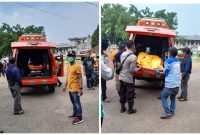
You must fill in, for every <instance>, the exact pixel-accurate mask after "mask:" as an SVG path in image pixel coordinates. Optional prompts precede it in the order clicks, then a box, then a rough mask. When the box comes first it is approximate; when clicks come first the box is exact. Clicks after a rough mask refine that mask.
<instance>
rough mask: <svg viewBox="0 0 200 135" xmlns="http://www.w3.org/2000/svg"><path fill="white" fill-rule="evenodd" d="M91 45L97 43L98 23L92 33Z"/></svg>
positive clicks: (93, 45)
mask: <svg viewBox="0 0 200 135" xmlns="http://www.w3.org/2000/svg"><path fill="white" fill-rule="evenodd" d="M91 38H92V41H91V42H92V43H91V44H92V47H95V46H97V45H99V25H98V26H97V28H96V30H95V31H94V33H93V34H92V37H91Z"/></svg>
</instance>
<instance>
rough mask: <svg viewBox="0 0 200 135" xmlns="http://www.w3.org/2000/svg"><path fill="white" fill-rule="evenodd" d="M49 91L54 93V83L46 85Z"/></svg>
mask: <svg viewBox="0 0 200 135" xmlns="http://www.w3.org/2000/svg"><path fill="white" fill-rule="evenodd" d="M48 88H49V92H50V93H54V92H55V86H54V85H48Z"/></svg>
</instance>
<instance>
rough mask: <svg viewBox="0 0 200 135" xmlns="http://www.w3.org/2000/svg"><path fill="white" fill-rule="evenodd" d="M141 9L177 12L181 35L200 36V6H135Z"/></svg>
mask: <svg viewBox="0 0 200 135" xmlns="http://www.w3.org/2000/svg"><path fill="white" fill-rule="evenodd" d="M135 6H136V7H138V8H139V9H144V8H145V7H149V8H150V9H151V11H157V10H162V9H166V11H167V12H172V11H173V12H177V16H178V29H177V31H178V32H179V34H181V35H195V34H196V35H197V34H198V35H200V12H199V11H200V4H135Z"/></svg>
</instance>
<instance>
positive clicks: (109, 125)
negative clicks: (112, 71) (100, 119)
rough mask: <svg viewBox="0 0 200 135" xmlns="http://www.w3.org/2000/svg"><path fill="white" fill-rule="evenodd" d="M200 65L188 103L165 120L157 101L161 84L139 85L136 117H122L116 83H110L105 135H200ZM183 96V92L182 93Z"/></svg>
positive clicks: (190, 88)
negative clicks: (187, 134)
mask: <svg viewBox="0 0 200 135" xmlns="http://www.w3.org/2000/svg"><path fill="white" fill-rule="evenodd" d="M199 80H200V64H195V65H194V66H193V73H192V75H191V79H190V81H189V97H188V99H189V100H188V101H187V102H180V101H177V108H176V114H175V116H174V117H173V118H171V119H167V120H161V119H160V115H161V114H162V113H163V109H162V106H161V102H160V100H158V99H157V97H158V95H159V93H160V88H159V87H157V85H158V83H156V82H152V83H148V82H145V81H136V84H137V86H139V88H136V93H137V95H136V99H135V108H136V109H137V110H138V112H137V113H136V114H131V115H128V114H127V113H123V114H121V113H120V104H119V97H118V95H117V92H116V91H115V89H114V81H110V82H108V85H107V86H108V92H107V96H108V97H109V98H110V99H111V102H110V103H104V109H105V119H104V124H103V127H102V132H103V133H180V132H182V133H189V132H190V133H194V132H200V101H199V97H200V81H199ZM179 94H180V92H179Z"/></svg>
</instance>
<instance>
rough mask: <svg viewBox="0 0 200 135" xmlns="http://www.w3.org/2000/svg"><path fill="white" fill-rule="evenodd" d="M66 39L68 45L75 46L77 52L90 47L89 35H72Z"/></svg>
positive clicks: (80, 52) (84, 50)
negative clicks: (72, 36)
mask: <svg viewBox="0 0 200 135" xmlns="http://www.w3.org/2000/svg"><path fill="white" fill-rule="evenodd" d="M68 39H69V41H70V43H69V44H70V45H72V46H76V52H77V54H83V53H85V52H86V51H87V50H90V49H91V48H92V45H91V37H90V35H88V37H74V38H68Z"/></svg>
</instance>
